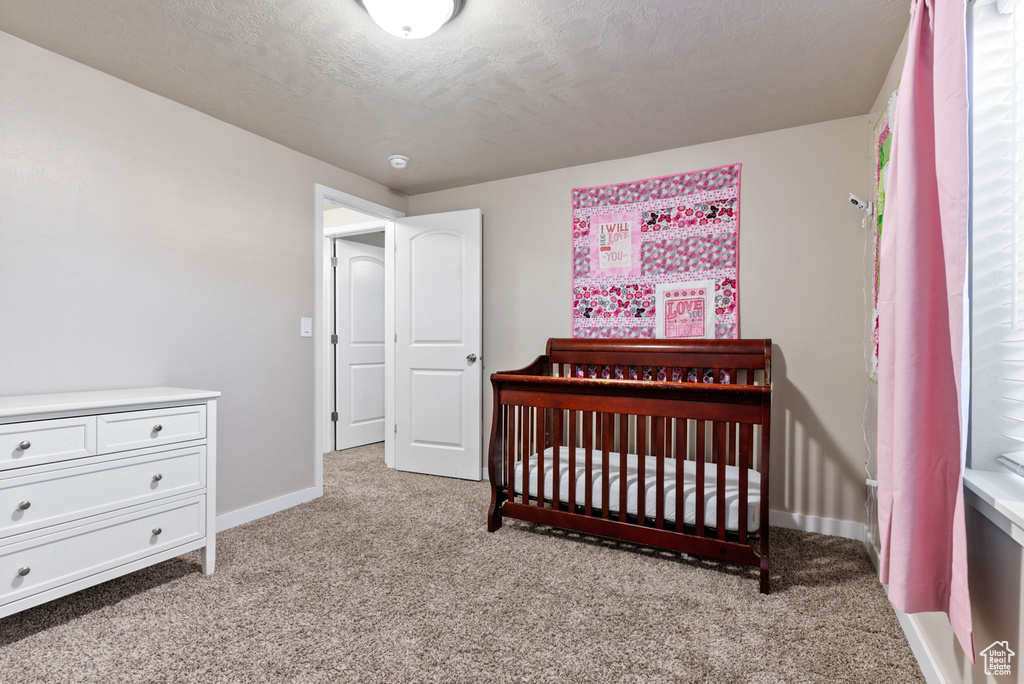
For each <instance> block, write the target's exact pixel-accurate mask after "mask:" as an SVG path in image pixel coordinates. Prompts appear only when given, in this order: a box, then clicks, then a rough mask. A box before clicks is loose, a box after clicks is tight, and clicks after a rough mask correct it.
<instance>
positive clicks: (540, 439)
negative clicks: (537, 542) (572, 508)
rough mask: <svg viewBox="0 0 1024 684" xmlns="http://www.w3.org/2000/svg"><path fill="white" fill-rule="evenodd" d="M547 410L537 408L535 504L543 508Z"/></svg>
mask: <svg viewBox="0 0 1024 684" xmlns="http://www.w3.org/2000/svg"><path fill="white" fill-rule="evenodd" d="M547 413H548V412H547V410H546V409H541V408H538V409H537V505H538V506H540V507H541V508H544V423H545V421H547Z"/></svg>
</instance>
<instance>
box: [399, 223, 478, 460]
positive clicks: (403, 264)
mask: <svg viewBox="0 0 1024 684" xmlns="http://www.w3.org/2000/svg"><path fill="white" fill-rule="evenodd" d="M481 245H482V224H481V215H480V210H479V209H471V210H467V211H454V212H450V213H446V214H432V215H429V216H413V217H409V218H402V219H397V220H396V222H395V250H396V253H395V262H396V267H395V271H396V276H395V277H396V288H395V289H396V316H395V319H396V320H395V331H396V337H397V340H396V349H395V356H396V359H395V373H396V374H395V389H396V392H395V394H396V401H395V403H396V407H395V413H396V425H395V428H396V429H395V467H396V468H397V469H399V470H408V471H412V472H417V473H429V474H431V475H445V476H448V477H460V478H464V479H467V480H479V479H480V475H481V467H482V466H481V464H482V461H481V452H482V447H481V443H480V436H481V406H482V396H481V392H482V389H483V384H482V378H483V370H482V369H483V362H482V360H481V359H480V355H481V351H482V346H481V342H482V339H483V326H482V311H481V296H482V284H483V283H482V278H483V273H482V266H483V256H482V253H481Z"/></svg>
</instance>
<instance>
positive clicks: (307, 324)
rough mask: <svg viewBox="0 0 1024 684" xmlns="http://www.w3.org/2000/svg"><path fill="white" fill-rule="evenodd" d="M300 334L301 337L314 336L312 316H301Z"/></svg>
mask: <svg viewBox="0 0 1024 684" xmlns="http://www.w3.org/2000/svg"><path fill="white" fill-rule="evenodd" d="M299 336H300V337H312V336H313V319H312V318H300V319H299Z"/></svg>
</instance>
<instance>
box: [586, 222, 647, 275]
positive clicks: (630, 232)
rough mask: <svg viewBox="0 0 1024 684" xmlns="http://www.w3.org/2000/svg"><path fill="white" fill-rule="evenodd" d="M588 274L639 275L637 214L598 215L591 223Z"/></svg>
mask: <svg viewBox="0 0 1024 684" xmlns="http://www.w3.org/2000/svg"><path fill="white" fill-rule="evenodd" d="M590 225H591V229H590V242H591V245H590V272H591V273H595V274H599V275H601V276H635V275H639V274H640V213H639V212H635V211H634V212H625V213H617V214H598V215H596V216H594V217H593V218H591V220H590Z"/></svg>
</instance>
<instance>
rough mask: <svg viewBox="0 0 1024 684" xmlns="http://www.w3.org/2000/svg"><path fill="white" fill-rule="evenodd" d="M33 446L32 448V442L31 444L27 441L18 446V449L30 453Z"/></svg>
mask: <svg viewBox="0 0 1024 684" xmlns="http://www.w3.org/2000/svg"><path fill="white" fill-rule="evenodd" d="M31 446H32V442H30V441H28V440H27V439H26V440H25V441H24V442H22V443H21V444H19V445H18V448H19V449H21V450H22V451H28V449H29V447H31Z"/></svg>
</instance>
